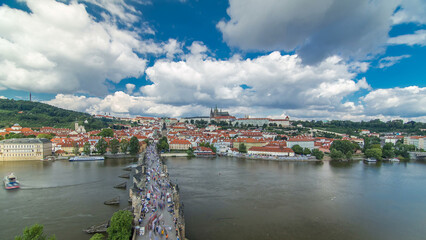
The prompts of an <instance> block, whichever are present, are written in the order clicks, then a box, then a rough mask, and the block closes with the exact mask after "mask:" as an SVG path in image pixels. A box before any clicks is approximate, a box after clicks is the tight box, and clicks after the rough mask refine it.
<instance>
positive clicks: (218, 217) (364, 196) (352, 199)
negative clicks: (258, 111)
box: [167, 158, 426, 240]
mask: <svg viewBox="0 0 426 240" xmlns="http://www.w3.org/2000/svg"><path fill="white" fill-rule="evenodd" d="M167 165H168V169H169V172H170V177H171V179H172V180H174V181H177V182H178V184H179V187H180V191H181V200H182V201H183V202H184V206H185V210H184V212H185V221H186V235H187V237H188V238H189V239H190V240H201V239H202V240H206V239H245V240H247V239H324V240H325V239H327V240H330V239H339V240H340V239H376V240H377V239H383V240H385V239H386V240H389V239H405V240H406V239H425V236H426V227H425V226H426V165H425V164H421V163H409V164H403V163H393V164H392V163H382V164H365V163H363V162H354V163H329V162H324V163H320V164H318V163H302V162H299V163H288V162H273V161H259V160H238V159H235V158H217V159H206V158H193V159H190V160H188V159H186V158H169V159H168V160H167Z"/></svg>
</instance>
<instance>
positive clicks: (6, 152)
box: [0, 138, 52, 162]
mask: <svg viewBox="0 0 426 240" xmlns="http://www.w3.org/2000/svg"><path fill="white" fill-rule="evenodd" d="M50 155H52V142H51V141H50V140H48V139H45V138H15V139H6V140H3V141H0V161H3V162H5V161H26V160H43V159H44V158H45V157H47V156H50Z"/></svg>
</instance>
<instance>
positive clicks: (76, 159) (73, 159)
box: [69, 156, 105, 162]
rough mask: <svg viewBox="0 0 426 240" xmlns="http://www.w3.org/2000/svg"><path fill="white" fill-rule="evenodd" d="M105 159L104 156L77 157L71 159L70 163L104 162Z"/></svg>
mask: <svg viewBox="0 0 426 240" xmlns="http://www.w3.org/2000/svg"><path fill="white" fill-rule="evenodd" d="M104 159H105V158H104V157H103V156H76V157H70V159H69V161H70V162H78V161H100V160H104Z"/></svg>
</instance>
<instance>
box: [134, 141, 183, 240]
mask: <svg viewBox="0 0 426 240" xmlns="http://www.w3.org/2000/svg"><path fill="white" fill-rule="evenodd" d="M134 171H135V174H133V186H132V188H131V189H130V192H129V195H130V198H131V201H132V208H133V214H134V221H133V224H134V227H135V231H134V234H133V238H132V239H133V240H145V239H147V240H149V239H173V240H174V239H179V240H183V239H185V221H184V217H183V206H181V204H180V200H179V188H178V186H177V185H174V184H173V183H172V182H171V181H170V179H169V174H168V172H167V166H166V165H164V164H163V163H162V161H161V159H160V156H159V155H158V153H157V150H156V144H151V145H150V146H148V148H147V149H146V152H145V154H143V155H141V157H140V158H139V161H138V166H137V167H136V168H135V169H134Z"/></svg>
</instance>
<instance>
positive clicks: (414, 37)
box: [388, 30, 426, 46]
mask: <svg viewBox="0 0 426 240" xmlns="http://www.w3.org/2000/svg"><path fill="white" fill-rule="evenodd" d="M388 43H389V44H395V45H398V44H406V45H409V46H414V45H419V46H426V30H417V31H416V32H415V33H413V34H405V35H399V36H396V37H392V38H389V40H388Z"/></svg>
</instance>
